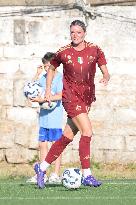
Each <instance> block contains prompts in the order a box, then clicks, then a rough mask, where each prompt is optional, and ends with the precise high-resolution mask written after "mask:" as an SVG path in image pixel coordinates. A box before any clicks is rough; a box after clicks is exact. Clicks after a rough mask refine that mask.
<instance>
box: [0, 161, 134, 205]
mask: <svg viewBox="0 0 136 205" xmlns="http://www.w3.org/2000/svg"><path fill="white" fill-rule="evenodd" d="M67 166H71V167H76V166H77V167H78V166H79V164H71V165H70V164H69V165H67ZM92 167H93V170H92V171H93V173H95V176H96V178H98V179H102V182H103V184H102V186H101V187H99V188H92V187H84V186H81V187H80V188H79V189H77V190H67V189H66V188H65V187H63V186H62V185H47V186H46V188H44V189H43V190H41V189H38V188H37V186H36V185H33V184H27V183H26V179H27V178H28V177H30V176H33V174H34V170H33V166H32V165H12V164H7V163H0V205H16V204H17V205H27V204H29V205H136V165H135V164H128V165H121V164H99V163H93V166H92ZM61 168H62V170H61V171H63V169H64V168H66V165H65V166H62V167H61ZM50 171H52V170H50ZM109 179H110V180H109Z"/></svg>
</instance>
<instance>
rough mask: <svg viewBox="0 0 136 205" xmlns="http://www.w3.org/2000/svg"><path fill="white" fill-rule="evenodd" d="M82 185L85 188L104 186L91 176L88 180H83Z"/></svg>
mask: <svg viewBox="0 0 136 205" xmlns="http://www.w3.org/2000/svg"><path fill="white" fill-rule="evenodd" d="M82 184H83V185H84V186H93V187H98V186H100V185H101V184H102V182H100V181H98V180H96V179H95V178H94V177H93V176H92V175H89V176H87V177H86V178H83V179H82Z"/></svg>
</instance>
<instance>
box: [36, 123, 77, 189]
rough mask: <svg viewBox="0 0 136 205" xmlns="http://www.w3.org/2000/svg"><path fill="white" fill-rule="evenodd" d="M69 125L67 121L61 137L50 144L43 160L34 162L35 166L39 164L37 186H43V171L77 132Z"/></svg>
mask: <svg viewBox="0 0 136 205" xmlns="http://www.w3.org/2000/svg"><path fill="white" fill-rule="evenodd" d="M71 126H72V125H70V123H69V122H68V123H67V124H66V126H65V129H64V133H63V135H62V137H61V138H60V139H59V140H57V141H56V142H55V143H54V144H53V145H52V146H51V148H50V150H49V152H48V154H47V156H46V158H45V160H44V161H43V162H42V163H41V164H40V165H37V164H36V166H39V174H38V175H37V176H38V178H37V179H38V181H37V183H38V187H39V188H44V181H43V177H44V176H43V175H44V171H45V170H46V169H47V168H48V167H49V166H50V164H51V163H52V162H53V161H55V160H56V159H57V158H58V157H59V156H60V155H61V153H62V152H63V150H64V149H65V148H66V146H67V145H68V144H69V143H70V142H71V141H72V140H73V138H74V135H75V133H77V131H78V130H77V131H76V132H75V130H76V129H77V128H76V129H75V130H74V129H73V128H71ZM73 130H74V131H73ZM65 135H66V136H65Z"/></svg>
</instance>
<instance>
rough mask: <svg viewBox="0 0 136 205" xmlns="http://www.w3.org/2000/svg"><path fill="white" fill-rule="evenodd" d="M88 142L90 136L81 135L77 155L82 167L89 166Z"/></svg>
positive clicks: (86, 167)
mask: <svg viewBox="0 0 136 205" xmlns="http://www.w3.org/2000/svg"><path fill="white" fill-rule="evenodd" d="M90 142H91V137H88V136H83V135H82V136H81V138H80V141H79V156H80V161H81V166H82V169H88V168H90Z"/></svg>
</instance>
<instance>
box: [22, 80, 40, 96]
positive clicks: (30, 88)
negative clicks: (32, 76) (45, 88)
mask: <svg viewBox="0 0 136 205" xmlns="http://www.w3.org/2000/svg"><path fill="white" fill-rule="evenodd" d="M41 93H42V87H41V86H40V84H39V83H38V82H36V81H34V82H28V83H26V84H25V86H24V95H25V96H26V97H27V98H35V97H37V96H38V95H41Z"/></svg>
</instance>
